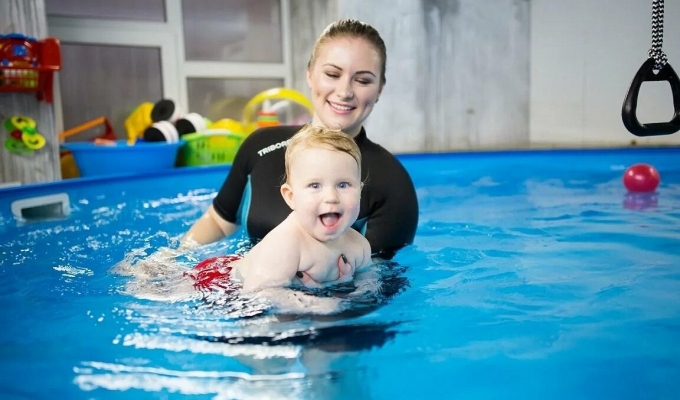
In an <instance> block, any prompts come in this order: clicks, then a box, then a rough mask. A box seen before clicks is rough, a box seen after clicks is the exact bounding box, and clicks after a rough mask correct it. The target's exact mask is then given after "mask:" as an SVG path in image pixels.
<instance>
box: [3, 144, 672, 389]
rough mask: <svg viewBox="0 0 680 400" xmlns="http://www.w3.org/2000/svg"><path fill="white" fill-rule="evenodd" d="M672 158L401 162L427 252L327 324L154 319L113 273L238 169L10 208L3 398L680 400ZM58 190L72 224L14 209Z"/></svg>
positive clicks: (586, 154)
mask: <svg viewBox="0 0 680 400" xmlns="http://www.w3.org/2000/svg"><path fill="white" fill-rule="evenodd" d="M679 156H680V149H673V148H667V149H625V150H579V151H572V150H559V151H511V152H478V153H456V154H440V155H422V156H421V155H413V156H403V157H401V160H402V162H403V163H404V164H405V166H406V167H407V169H408V170H409V171H410V173H411V174H412V176H413V179H414V182H415V184H416V187H417V192H418V197H419V202H420V207H421V215H420V223H419V227H418V232H417V236H416V240H415V243H414V245H412V246H410V247H409V248H406V249H404V250H403V251H401V252H400V253H399V254H398V255H397V257H396V258H395V259H394V260H393V263H386V264H385V265H382V266H381V268H382V270H381V271H382V278H381V279H382V282H383V291H381V292H380V293H379V294H378V295H376V296H372V297H370V298H359V299H357V300H356V301H355V302H353V303H352V302H350V303H351V304H350V309H349V310H347V311H345V312H342V313H340V314H337V315H330V316H329V315H296V316H287V317H278V318H277V317H276V315H275V313H272V312H267V311H263V309H262V308H258V307H260V306H259V305H257V304H252V303H248V302H243V301H238V300H234V301H233V302H230V303H228V304H218V303H219V302H213V303H210V302H205V301H199V300H193V299H189V300H187V299H170V298H167V299H162V298H161V299H156V300H150V299H146V298H144V297H143V296H134V295H131V294H129V293H128V292H125V291H124V288H125V287H126V286H125V285H126V284H127V283H129V280H130V277H128V276H124V275H118V274H114V273H111V268H112V266H113V265H114V264H115V263H117V262H119V261H120V260H121V259H123V258H124V257H125V255H126V254H128V253H130V252H133V253H136V254H137V256H138V257H143V255H144V254H148V253H150V252H152V251H153V250H154V249H156V248H158V247H162V246H168V245H173V244H175V243H176V242H177V240H178V239H179V237H180V235H181V234H182V233H183V232H185V231H186V229H187V228H188V227H189V226H190V224H191V223H192V222H193V221H194V220H195V219H196V218H197V217H198V216H199V215H200V214H201V212H202V210H204V209H205V208H206V207H207V206H208V204H209V203H210V200H211V199H212V196H213V195H214V193H215V189H216V188H218V187H219V185H220V184H221V182H222V180H223V178H224V175H225V173H226V171H227V169H226V168H223V167H213V168H203V169H200V168H191V169H182V170H177V171H172V172H171V173H168V174H157V175H154V176H138V177H111V178H99V179H84V180H82V181H78V182H63V183H57V184H46V185H35V186H30V187H24V188H10V189H3V190H0V272H2V273H1V274H0V287H2V291H1V292H0V312H1V313H2V314H1V315H2V320H3V328H2V329H1V330H0V346H1V347H0V349H2V350H1V353H0V354H1V355H0V394H1V397H2V398H10V399H14V398H17V399H24V398H31V399H34V398H54V397H57V398H68V399H79V398H83V399H90V398H96V399H109V398H121V397H122V396H124V398H140V399H147V398H184V397H186V396H187V395H191V397H189V398H219V399H228V398H276V399H283V398H309V399H321V398H324V399H325V398H330V399H363V398H372V399H373V398H374V399H396V398H456V399H486V398H494V399H518V398H521V399H546V398H550V399H575V398H579V399H585V398H593V399H595V398H596V399H639V398H646V399H672V398H676V394H677V392H678V388H677V384H676V383H675V382H676V381H677V378H678V377H680V348H679V347H678V346H677V343H678V341H679V339H680V269H679V268H680V163H678V160H679V159H680V158H679ZM637 162H646V163H650V164H652V165H654V166H655V167H656V168H657V169H658V170H659V172H660V174H661V185H660V187H659V188H658V189H657V192H656V194H655V195H638V196H633V197H631V196H629V195H626V191H625V188H624V187H623V185H622V183H621V176H622V173H623V171H624V169H625V168H626V167H627V166H628V165H631V164H633V163H637ZM55 193H66V194H67V195H68V198H69V201H70V203H71V212H70V214H69V215H65V216H63V217H60V218H57V219H53V220H45V221H20V220H18V219H16V218H15V217H14V216H13V215H12V213H11V211H10V205H11V203H12V202H13V201H15V200H17V199H24V198H28V197H36V196H45V195H50V194H55ZM242 246H243V241H242V239H239V238H236V239H233V240H229V241H224V242H220V243H218V244H215V245H211V246H208V247H207V248H205V249H202V250H200V251H199V252H198V253H197V254H194V255H193V256H192V257H196V258H200V257H201V256H207V255H209V254H218V253H225V252H233V251H236V250H237V249H239V248H240V247H242ZM190 261H191V259H187V265H189V263H190Z"/></svg>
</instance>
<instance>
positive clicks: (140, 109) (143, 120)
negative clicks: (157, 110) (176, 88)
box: [125, 102, 154, 144]
mask: <svg viewBox="0 0 680 400" xmlns="http://www.w3.org/2000/svg"><path fill="white" fill-rule="evenodd" d="M153 106H154V104H153V103H151V102H145V103H142V104H140V105H139V106H137V108H135V110H134V111H133V112H132V113H130V115H129V116H128V117H127V118H126V119H125V131H126V132H127V138H128V144H135V142H136V141H137V139H143V138H144V131H145V130H146V128H148V127H150V126H151V124H153V121H152V120H151V110H153Z"/></svg>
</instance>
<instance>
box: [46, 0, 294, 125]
mask: <svg viewBox="0 0 680 400" xmlns="http://www.w3.org/2000/svg"><path fill="white" fill-rule="evenodd" d="M185 1H191V0H185ZM279 7H280V10H281V43H282V46H283V48H282V62H280V63H263V62H226V61H187V60H186V59H185V52H184V29H183V26H182V0H165V14H166V21H165V22H154V21H148V22H147V21H123V20H106V19H93V18H73V17H54V16H52V17H48V18H47V27H48V32H49V35H50V36H52V37H56V38H58V39H59V40H60V41H62V42H65V43H74V44H100V45H119V46H132V47H155V48H160V54H161V74H162V77H161V79H162V82H163V84H162V87H163V96H164V97H165V98H169V99H173V100H175V101H176V102H177V103H178V104H179V105H180V107H182V109H184V110H188V109H189V104H188V94H187V92H188V87H187V86H188V85H187V81H188V79H190V78H218V79H219V78H224V79H229V78H238V79H249V78H252V79H257V78H276V79H283V82H284V85H285V86H286V87H290V86H291V84H292V80H293V76H292V63H291V33H290V3H289V0H279ZM57 75H58V74H57ZM156 100H157V99H149V101H156ZM158 100H159V99H158ZM54 106H55V117H56V121H55V122H56V123H57V130H58V131H59V132H61V131H62V130H63V115H62V112H61V110H62V107H63V104H62V101H61V91H60V89H59V79H56V80H55V91H54Z"/></svg>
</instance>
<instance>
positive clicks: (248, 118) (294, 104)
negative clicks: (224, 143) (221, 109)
mask: <svg viewBox="0 0 680 400" xmlns="http://www.w3.org/2000/svg"><path fill="white" fill-rule="evenodd" d="M313 114H314V109H313V107H312V102H311V101H309V99H307V97H305V95H304V94H302V93H300V92H298V91H297V90H294V89H289V88H283V87H281V88H273V89H269V90H265V91H263V92H260V93H258V94H257V95H255V97H253V98H252V99H250V101H248V103H247V104H246V106H245V107H244V108H243V119H242V122H241V124H242V125H243V131H244V132H245V133H246V134H250V133H252V132H253V131H254V130H256V129H257V128H259V127H260V126H258V119H260V124H261V125H263V126H265V125H266V126H272V125H279V124H280V125H303V124H305V123H307V122H309V121H311V119H312V115H313Z"/></svg>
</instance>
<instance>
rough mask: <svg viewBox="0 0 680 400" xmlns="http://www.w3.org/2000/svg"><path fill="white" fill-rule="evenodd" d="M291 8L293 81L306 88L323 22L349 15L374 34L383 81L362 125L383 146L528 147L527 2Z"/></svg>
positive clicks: (406, 0) (330, 3)
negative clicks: (383, 60) (380, 42)
mask: <svg viewBox="0 0 680 400" xmlns="http://www.w3.org/2000/svg"><path fill="white" fill-rule="evenodd" d="M336 9H337V14H334V12H335V10H336ZM291 11H292V15H293V21H292V24H291V27H292V29H293V59H294V63H295V64H294V68H295V70H294V73H295V74H296V75H295V79H294V84H293V86H294V87H295V88H296V89H298V90H301V91H303V92H304V93H307V94H308V93H309V92H308V90H307V88H306V84H305V83H304V71H305V68H306V62H307V59H308V58H309V53H310V51H311V48H312V45H313V43H314V39H315V38H316V36H317V35H319V34H320V33H321V31H322V30H323V28H324V27H325V26H326V25H327V24H328V23H329V22H330V21H332V20H334V19H335V18H337V17H351V18H357V19H360V20H363V21H365V22H368V23H370V24H371V25H373V26H374V27H375V28H376V29H378V31H379V32H380V33H381V35H382V36H383V39H384V40H385V42H386V45H387V53H388V56H387V57H388V61H387V73H386V75H387V85H386V87H385V89H384V92H383V95H382V96H381V98H380V102H379V103H378V105H376V108H375V110H374V112H373V114H372V115H371V117H370V118H369V120H368V122H367V124H366V127H367V130H368V135H369V137H371V138H372V139H373V140H375V141H376V142H378V143H380V144H382V145H383V146H385V147H386V148H388V149H389V150H391V151H393V152H419V151H446V150H456V149H480V148H497V147H525V146H527V145H528V144H529V83H530V82H529V61H530V60H529V57H530V55H529V45H530V44H529V26H530V21H529V2H528V1H526V0H486V1H476V0H373V1H370V2H368V1H363V0H324V1H320V2H315V1H310V0H292V1H291ZM297 11H299V12H300V13H301V14H297V15H296V12H297Z"/></svg>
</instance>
